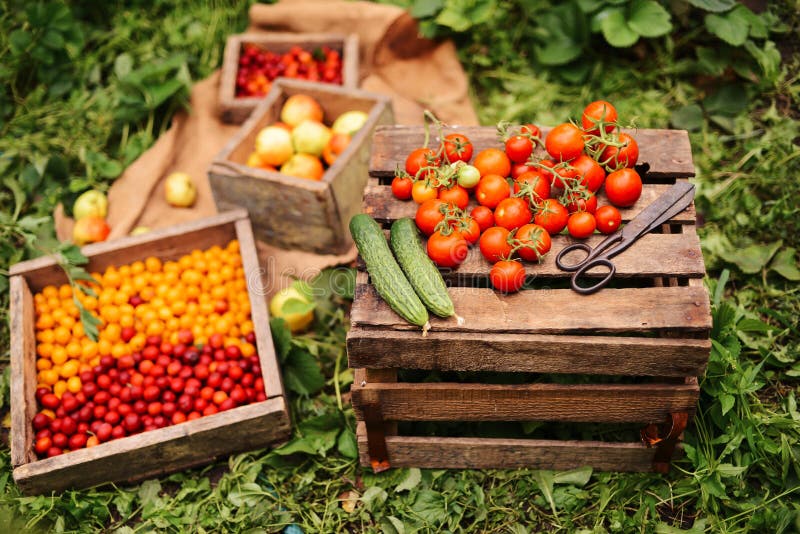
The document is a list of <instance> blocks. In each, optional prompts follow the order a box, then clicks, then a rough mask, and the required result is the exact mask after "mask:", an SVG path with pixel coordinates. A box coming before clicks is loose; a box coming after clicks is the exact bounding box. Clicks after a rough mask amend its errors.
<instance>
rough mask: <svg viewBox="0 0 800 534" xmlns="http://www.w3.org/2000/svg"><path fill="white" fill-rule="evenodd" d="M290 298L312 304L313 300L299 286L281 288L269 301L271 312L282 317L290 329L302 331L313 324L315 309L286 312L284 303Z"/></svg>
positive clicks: (295, 331)
mask: <svg viewBox="0 0 800 534" xmlns="http://www.w3.org/2000/svg"><path fill="white" fill-rule="evenodd" d="M290 300H299V301H300V302H302V303H306V304H311V303H312V302H311V300H310V299H309V298H308V297H306V296H305V295H304V294H303V293H301V292H300V291H298V290H297V288H296V287H295V286H294V285H292V286H289V287H286V288H284V289H281V290H280V291H278V292H277V293H276V294H275V296H273V297H272V299H270V301H269V313H270V315H271V316H272V317H280V318H281V319H283V320H284V321H286V324H287V325H289V329H290V330H291V331H292V333H293V334H294V333H297V332H302V331H303V330H305V329H306V328H308V326H309V325H310V324H311V322H312V321H313V320H314V310H313V309H310V310H308V311H307V312H305V313H286V312H284V311H283V305H284V304H286V302H288V301H290Z"/></svg>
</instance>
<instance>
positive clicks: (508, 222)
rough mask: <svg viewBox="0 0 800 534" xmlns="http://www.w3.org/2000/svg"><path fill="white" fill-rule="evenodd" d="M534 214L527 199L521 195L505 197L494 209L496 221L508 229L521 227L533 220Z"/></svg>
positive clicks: (498, 224)
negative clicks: (520, 196)
mask: <svg viewBox="0 0 800 534" xmlns="http://www.w3.org/2000/svg"><path fill="white" fill-rule="evenodd" d="M532 218H533V215H532V214H531V209H530V207H529V206H528V202H527V201H526V200H525V199H522V198H519V197H510V198H504V199H503V200H501V201H500V203H499V204H498V205H497V208H495V210H494V222H495V224H496V225H497V226H502V227H503V228H505V229H507V230H513V229H515V228H519V227H520V226H522V225H523V224H528V223H529V222H531V219H532Z"/></svg>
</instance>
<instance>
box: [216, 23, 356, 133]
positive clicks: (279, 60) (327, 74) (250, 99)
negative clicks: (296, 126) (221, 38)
mask: <svg viewBox="0 0 800 534" xmlns="http://www.w3.org/2000/svg"><path fill="white" fill-rule="evenodd" d="M281 77H283V78H292V79H298V80H307V81H311V82H321V83H330V84H333V85H339V86H342V87H346V88H349V89H355V88H357V87H358V36H357V35H355V34H350V35H343V34H334V33H252V34H247V33H245V34H238V35H231V36H230V37H228V41H227V43H226V44H225V52H224V55H223V61H222V74H221V78H220V86H219V108H220V114H221V116H222V120H224V121H225V122H229V123H233V124H241V123H243V122H244V121H245V120H246V119H247V117H248V116H249V115H250V113H252V112H253V110H254V109H255V108H256V106H257V105H258V103H259V102H261V100H263V99H264V97H265V96H266V95H267V93H269V90H270V88H271V86H272V82H274V81H275V80H276V79H277V78H281Z"/></svg>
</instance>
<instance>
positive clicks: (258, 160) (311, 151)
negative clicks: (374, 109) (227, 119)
mask: <svg viewBox="0 0 800 534" xmlns="http://www.w3.org/2000/svg"><path fill="white" fill-rule="evenodd" d="M323 115H324V113H323V109H322V106H320V104H319V102H317V101H316V100H315V99H314V98H312V97H310V96H308V95H304V94H296V95H293V96H291V97H289V98H288V99H287V100H286V102H285V103H284V104H283V106H282V108H281V113H280V119H281V120H280V122H276V123H274V124H271V125H269V126H267V127H266V128H263V129H262V130H261V131H260V132H258V135H257V136H256V141H255V147H254V151H253V152H252V153H251V154H250V156H249V157H248V158H247V165H248V166H250V167H257V168H261V169H265V170H269V171H278V170H279V172H281V173H283V174H287V175H289V176H295V177H297V178H306V179H308V180H321V179H322V176H323V175H324V174H325V168H326V166H331V165H333V163H334V162H335V161H336V158H337V157H339V155H340V154H342V152H344V151H345V149H346V148H347V146H348V145H349V144H350V140H351V139H352V137H353V135H355V134H356V132H358V130H360V129H361V127H362V126H364V124H365V123H366V121H367V114H366V113H364V112H363V111H346V112H344V113H342V114H341V115H340V116H339V117H337V118H336V120H335V121H334V122H333V124H332V126H330V127H329V126H328V125H326V124H324V123H323Z"/></svg>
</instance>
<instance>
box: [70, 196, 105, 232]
mask: <svg viewBox="0 0 800 534" xmlns="http://www.w3.org/2000/svg"><path fill="white" fill-rule="evenodd" d="M72 215H73V216H74V217H75V226H73V227H72V240H73V241H74V242H75V244H76V245H79V246H83V245H87V244H89V243H97V242H98V241H105V240H106V239H107V238H108V234H109V233H110V232H111V228H110V227H109V226H108V223H107V222H106V219H105V217H106V215H108V198H106V195H105V194H104V193H103V192H102V191H97V190H96V189H92V190H89V191H86V192H85V193H82V194H81V195H80V196H79V197H78V198H77V199H75V203H74V204H73V205H72Z"/></svg>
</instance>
